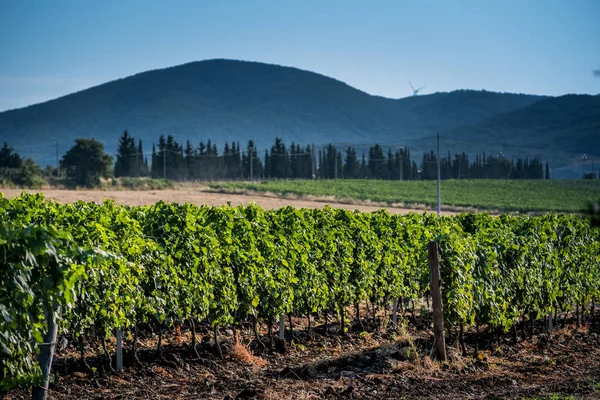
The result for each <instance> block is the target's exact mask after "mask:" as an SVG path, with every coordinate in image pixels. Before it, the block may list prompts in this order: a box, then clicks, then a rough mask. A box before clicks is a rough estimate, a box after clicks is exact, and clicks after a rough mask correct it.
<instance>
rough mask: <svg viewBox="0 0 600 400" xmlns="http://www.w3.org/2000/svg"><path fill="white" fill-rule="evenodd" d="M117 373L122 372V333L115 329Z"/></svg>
mask: <svg viewBox="0 0 600 400" xmlns="http://www.w3.org/2000/svg"><path fill="white" fill-rule="evenodd" d="M116 337H117V371H119V372H120V371H123V332H122V331H121V329H119V328H117V332H116Z"/></svg>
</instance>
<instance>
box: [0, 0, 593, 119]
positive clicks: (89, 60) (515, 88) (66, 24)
mask: <svg viewBox="0 0 600 400" xmlns="http://www.w3.org/2000/svg"><path fill="white" fill-rule="evenodd" d="M599 21H600V1H599V0H563V1H558V0H543V1H542V0H452V1H451V0H436V1H434V0H389V1H385V0H369V1H366V0H364V1H354V0H252V1H251V0H237V1H234V0H211V1H208V0H190V1H176V0H173V1H167V0H95V1H94V0H53V1H45V0H0V111H3V110H7V109H13V108H19V107H24V106H27V105H30V104H35V103H38V102H42V101H46V100H50V99H53V98H56V97H59V96H62V95H66V94H68V93H72V92H74V91H78V90H82V89H86V88H88V87H91V86H95V85H98V84H101V83H104V82H107V81H111V80H114V79H118V78H123V77H126V76H129V75H132V74H135V73H138V72H143V71H147V70H152V69H158V68H164V67H169V66H173V65H178V64H183V63H186V62H190V61H198V60H204V59H213V58H229V59H241V60H249V61H260V62H266V63H273V64H279V65H286V66H293V67H298V68H301V69H306V70H310V71H314V72H318V73H321V74H323V75H327V76H331V77H334V78H336V79H338V80H341V81H344V82H346V83H348V84H349V85H351V86H354V87H356V88H358V89H360V90H363V91H365V92H367V93H370V94H373V95H379V96H385V97H390V98H401V97H406V96H410V95H412V90H411V88H410V85H409V81H410V82H412V84H413V85H414V86H416V87H421V86H425V88H424V89H423V90H422V91H421V94H426V93H433V92H444V91H452V90H457V89H477V90H479V89H485V90H489V91H498V92H514V93H530V94H544V95H553V96H558V95H562V94H567V93H590V94H598V93H600V79H599V78H598V77H594V75H593V73H592V71H593V70H596V69H600V22H599Z"/></svg>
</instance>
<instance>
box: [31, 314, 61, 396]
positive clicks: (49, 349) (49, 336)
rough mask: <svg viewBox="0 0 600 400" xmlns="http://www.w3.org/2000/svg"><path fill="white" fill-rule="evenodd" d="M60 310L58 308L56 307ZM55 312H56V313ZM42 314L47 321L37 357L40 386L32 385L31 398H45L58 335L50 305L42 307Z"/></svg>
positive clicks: (56, 324)
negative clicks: (40, 371)
mask: <svg viewBox="0 0 600 400" xmlns="http://www.w3.org/2000/svg"><path fill="white" fill-rule="evenodd" d="M58 312H60V308H59V309H58ZM58 312H57V314H58ZM44 314H45V316H46V321H47V322H48V332H46V334H45V335H44V343H42V344H40V354H39V355H38V357H37V359H38V362H39V365H40V369H41V370H42V376H43V380H42V386H34V388H33V392H32V398H33V400H46V395H47V394H48V384H49V383H50V369H51V367H52V358H53V357H54V349H55V348H56V336H57V335H58V321H55V320H54V313H53V310H52V308H51V307H50V306H46V307H44Z"/></svg>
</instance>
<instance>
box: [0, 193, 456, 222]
mask: <svg viewBox="0 0 600 400" xmlns="http://www.w3.org/2000/svg"><path fill="white" fill-rule="evenodd" d="M23 191H26V192H29V193H39V192H43V193H44V196H45V197H46V198H48V199H53V200H57V201H59V202H63V203H70V202H74V201H77V200H85V201H94V202H98V203H101V202H102V201H104V199H112V200H114V201H115V202H117V203H120V204H126V205H147V204H153V203H156V202H157V201H160V200H163V201H166V202H177V203H186V202H189V203H193V204H197V205H203V204H206V205H210V206H221V205H224V204H227V202H231V205H233V206H237V205H240V204H241V205H247V204H249V203H253V202H254V203H256V204H258V205H259V206H261V207H263V208H265V209H277V208H281V207H285V206H287V205H291V206H294V207H296V208H322V207H323V206H324V205H329V206H331V207H334V208H343V209H347V210H359V211H363V212H370V211H376V210H378V209H380V208H386V209H387V210H388V211H389V212H390V213H392V214H407V213H409V212H423V211H425V210H426V207H425V206H423V207H421V208H419V207H415V208H400V207H389V206H382V205H369V204H364V203H363V204H346V203H340V202H336V201H335V200H306V199H297V198H291V197H290V198H281V197H276V196H273V195H246V194H229V193H215V192H210V191H206V190H205V189H202V188H194V189H189V188H181V189H168V190H62V189H61V190H57V189H43V190H30V189H26V190H23V189H8V188H0V193H4V195H5V196H6V197H7V198H11V197H13V196H17V195H19V194H21V193H22V192H23ZM427 211H430V212H431V211H433V210H431V209H428V210H427ZM442 214H445V215H450V214H456V212H453V211H443V212H442Z"/></svg>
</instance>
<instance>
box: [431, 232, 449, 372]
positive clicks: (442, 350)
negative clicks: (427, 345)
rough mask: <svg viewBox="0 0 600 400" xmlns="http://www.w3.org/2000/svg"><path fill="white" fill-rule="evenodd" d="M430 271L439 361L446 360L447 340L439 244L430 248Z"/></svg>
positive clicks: (436, 353) (432, 243)
mask: <svg viewBox="0 0 600 400" xmlns="http://www.w3.org/2000/svg"><path fill="white" fill-rule="evenodd" d="M428 253H429V254H428V255H429V271H430V273H431V300H432V306H433V333H434V337H435V339H434V345H435V357H436V359H437V360H438V361H445V360H446V339H445V338H444V314H443V313H442V289H441V286H440V283H441V282H440V281H441V277H440V265H439V259H438V246H437V242H430V243H429V246H428Z"/></svg>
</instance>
